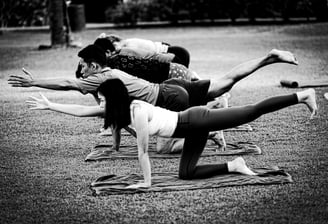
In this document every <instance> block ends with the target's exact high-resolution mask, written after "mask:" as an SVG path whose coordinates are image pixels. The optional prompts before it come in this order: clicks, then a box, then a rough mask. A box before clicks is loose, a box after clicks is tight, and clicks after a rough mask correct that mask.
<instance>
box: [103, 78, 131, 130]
mask: <svg viewBox="0 0 328 224" xmlns="http://www.w3.org/2000/svg"><path fill="white" fill-rule="evenodd" d="M98 92H99V93H101V94H102V95H103V96H104V97H105V100H106V106H105V124H104V128H108V127H109V126H111V125H113V126H114V127H117V128H119V129H121V128H124V127H126V126H128V125H129V124H130V123H131V116H130V104H131V102H132V100H133V98H131V97H130V96H129V93H128V90H127V88H126V86H125V85H124V83H123V82H122V81H121V80H120V79H116V78H115V79H107V80H106V81H105V82H103V83H101V84H100V86H99V87H98Z"/></svg>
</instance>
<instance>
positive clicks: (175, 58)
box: [8, 34, 317, 188]
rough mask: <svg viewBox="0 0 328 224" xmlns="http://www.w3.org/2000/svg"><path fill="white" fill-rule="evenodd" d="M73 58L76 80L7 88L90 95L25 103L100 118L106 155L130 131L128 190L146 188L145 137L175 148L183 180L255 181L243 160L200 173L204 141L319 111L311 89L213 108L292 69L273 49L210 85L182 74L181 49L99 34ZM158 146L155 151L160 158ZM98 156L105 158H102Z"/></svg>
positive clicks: (21, 82) (18, 78) (16, 83)
mask: <svg viewBox="0 0 328 224" xmlns="http://www.w3.org/2000/svg"><path fill="white" fill-rule="evenodd" d="M78 56H79V57H80V62H79V65H78V69H77V71H76V78H75V79H68V78H60V79H59V78H53V79H34V78H33V77H32V74H31V73H29V72H28V71H26V70H23V71H24V73H25V74H26V75H23V76H22V75H11V76H10V78H9V80H8V83H9V84H11V85H12V86H13V87H31V86H35V87H41V88H47V89H53V90H76V91H80V92H81V93H82V94H88V93H90V94H92V95H93V96H94V98H95V99H96V101H97V103H98V105H96V106H82V105H75V104H58V103H54V102H50V101H49V100H48V99H47V98H46V97H45V96H44V95H42V94H41V98H37V97H32V98H31V99H30V100H28V101H27V103H28V105H29V106H30V107H31V109H38V110H52V111H57V112H61V113H65V114H69V115H73V116H80V117H85V116H102V117H104V128H105V129H107V128H110V129H111V132H112V138H113V146H112V148H111V149H108V150H119V145H120V139H121V129H123V128H124V129H126V130H128V131H129V132H130V133H131V134H132V135H133V136H135V137H136V138H137V148H138V157H139V162H140V165H141V169H142V172H143V175H144V181H143V182H141V183H138V184H135V185H131V186H129V187H130V188H139V187H150V186H151V167H150V162H149V156H148V145H149V136H158V137H159V139H158V141H157V142H158V143H159V142H163V141H164V142H166V141H169V142H173V143H172V144H169V145H170V147H171V148H174V147H175V145H179V146H180V147H181V151H182V152H181V159H180V165H179V177H180V178H181V179H200V178H208V177H211V176H214V175H219V174H223V173H229V172H239V173H242V174H246V175H256V173H254V172H253V171H252V170H251V169H249V168H248V167H247V166H246V163H245V161H244V160H243V158H241V157H238V158H237V159H235V160H233V161H230V162H227V163H224V164H206V165H198V164H197V163H198V160H199V157H200V156H201V154H202V152H203V150H204V148H205V144H206V142H207V139H208V137H209V136H210V134H209V133H210V132H217V131H222V130H224V129H227V128H232V127H235V126H238V125H242V124H245V123H248V122H250V121H253V120H255V119H257V118H258V117H260V116H262V115H263V114H266V113H271V112H273V111H277V110H280V109H282V108H285V107H288V106H291V105H295V104H299V103H303V104H305V105H306V106H307V107H308V108H309V110H310V112H311V117H312V116H313V115H314V114H315V113H316V111H317V105H316V100H315V92H314V90H313V89H308V90H304V91H300V92H297V93H294V94H287V95H282V96H276V97H271V98H268V99H265V100H263V101H261V102H258V103H255V104H252V105H246V106H240V107H225V108H217V105H218V104H219V103H218V101H217V98H218V97H220V96H222V95H223V94H226V93H227V92H228V91H229V90H230V89H231V88H232V87H233V86H234V85H235V84H236V83H237V82H238V81H240V80H242V79H243V78H245V77H247V76H249V75H250V74H252V73H253V72H255V71H257V70H258V69H260V68H262V67H264V66H267V65H270V64H274V63H289V64H294V65H297V64H298V62H297V60H296V58H295V57H294V55H293V54H292V53H290V52H288V51H280V50H276V49H273V50H271V51H270V52H269V53H268V54H267V55H265V56H263V57H261V58H256V59H253V60H250V61H247V62H245V63H242V64H240V65H238V66H236V67H234V68H233V69H232V70H231V71H229V72H228V73H227V74H224V75H222V76H220V75H218V76H217V78H215V79H202V78H200V77H199V76H198V75H197V73H195V72H193V71H191V70H190V69H189V68H188V67H189V63H190V55H189V53H188V51H187V50H186V49H184V48H182V47H179V46H170V45H169V44H166V43H162V42H153V41H150V40H143V39H138V38H131V39H122V38H120V37H118V36H117V35H105V34H101V35H100V36H99V37H98V38H97V39H96V40H95V42H94V43H93V44H91V45H88V46H86V47H85V48H83V49H82V50H81V51H79V53H78ZM174 139H178V140H177V141H175V140H174ZM161 145H162V146H163V144H157V149H158V150H160V149H159V148H160V147H161ZM164 145H167V144H164ZM108 150H107V153H108ZM102 153H105V154H106V150H105V151H104V152H102Z"/></svg>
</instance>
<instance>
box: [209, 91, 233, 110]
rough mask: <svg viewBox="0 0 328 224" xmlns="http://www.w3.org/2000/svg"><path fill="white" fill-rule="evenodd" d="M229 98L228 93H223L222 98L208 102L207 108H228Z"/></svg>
mask: <svg viewBox="0 0 328 224" xmlns="http://www.w3.org/2000/svg"><path fill="white" fill-rule="evenodd" d="M230 97H231V95H230V93H225V94H223V95H222V96H219V97H216V98H215V100H213V101H211V102H208V103H207V107H208V108H211V109H218V108H228V106H229V99H230Z"/></svg>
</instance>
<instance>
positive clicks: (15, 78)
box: [8, 68, 34, 87]
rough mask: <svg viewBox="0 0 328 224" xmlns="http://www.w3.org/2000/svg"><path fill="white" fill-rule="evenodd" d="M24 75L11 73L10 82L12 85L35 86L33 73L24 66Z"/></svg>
mask: <svg viewBox="0 0 328 224" xmlns="http://www.w3.org/2000/svg"><path fill="white" fill-rule="evenodd" d="M22 71H23V72H24V74H25V75H24V76H19V75H11V76H9V79H8V84H10V85H11V86H12V87H31V86H33V81H34V80H33V77H32V74H31V73H30V72H29V71H27V70H26V69H25V68H22Z"/></svg>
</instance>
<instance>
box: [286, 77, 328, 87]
mask: <svg viewBox="0 0 328 224" xmlns="http://www.w3.org/2000/svg"><path fill="white" fill-rule="evenodd" d="M280 85H281V86H283V87H288V88H310V87H328V81H327V80H316V81H312V80H311V81H302V82H298V81H295V80H286V79H283V80H281V81H280Z"/></svg>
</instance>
